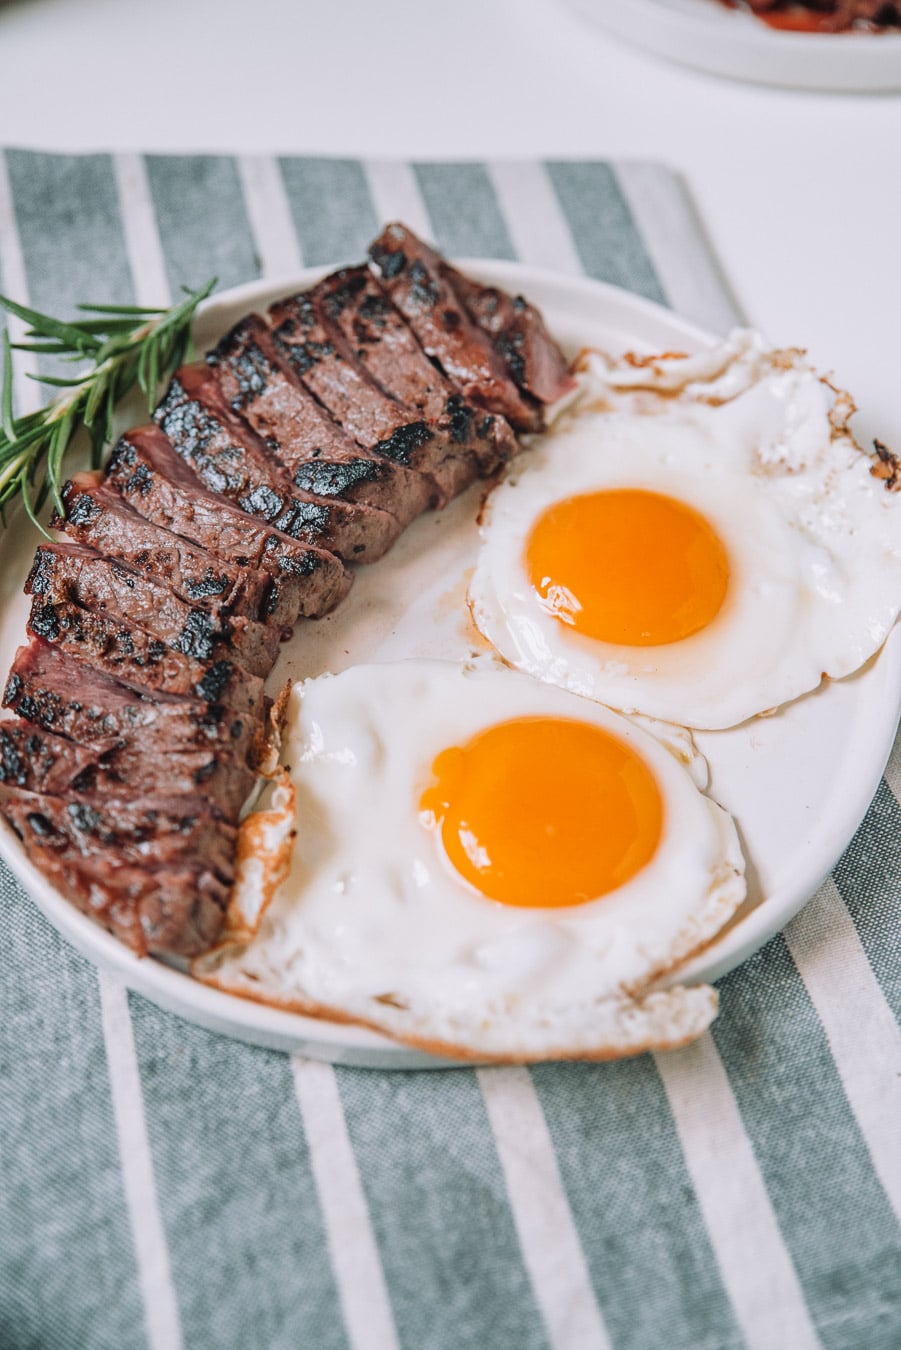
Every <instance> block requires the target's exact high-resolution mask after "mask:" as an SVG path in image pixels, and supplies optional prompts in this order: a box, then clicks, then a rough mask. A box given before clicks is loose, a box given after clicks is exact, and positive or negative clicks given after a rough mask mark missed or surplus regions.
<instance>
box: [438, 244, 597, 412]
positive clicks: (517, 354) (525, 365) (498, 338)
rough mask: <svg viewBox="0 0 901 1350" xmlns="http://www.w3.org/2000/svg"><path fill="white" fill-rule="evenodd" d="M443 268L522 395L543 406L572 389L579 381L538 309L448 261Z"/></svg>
mask: <svg viewBox="0 0 901 1350" xmlns="http://www.w3.org/2000/svg"><path fill="white" fill-rule="evenodd" d="M440 270H441V275H442V276H443V277H444V280H445V281H446V282H447V283H448V285H449V286H450V287H451V289H452V290H453V291H454V293H455V294H456V296H457V298H458V299H459V300H460V301H461V303H462V304H463V305H464V306H465V307H466V311H467V313H468V314H469V316H470V318H472V319H474V320H475V322H476V323H477V324H478V325H479V327H480V328H483V329H484V330H485V332H486V333H490V334H491V337H492V339H493V342H494V350H495V351H496V352H497V354H498V356H499V357H500V358H501V360H502V361H503V363H504V365H505V367H506V369H507V373H508V374H509V375H510V378H511V379H512V380H514V381H515V383H516V384H517V385H518V386H519V388H520V389H521V390H522V391H523V393H524V394H527V395H531V397H532V398H536V399H537V400H538V401H539V403H556V402H557V400H558V399H560V398H562V397H563V395H564V394H568V393H570V392H571V391H572V390H573V388H574V387H575V380H574V379H573V377H572V375H570V373H569V369H568V367H567V364H566V361H565V360H564V358H563V353H562V352H561V351H560V348H559V347H558V346H557V344H556V342H554V340H553V338H552V337H551V335H550V333H549V332H548V331H547V328H546V327H545V323H544V319H542V317H541V315H540V314H539V312H538V310H537V309H535V307H534V305H530V304H529V302H528V301H527V300H526V299H524V297H523V296H521V295H508V294H507V293H506V291H501V290H498V289H497V288H496V287H495V286H480V285H479V284H478V282H475V281H470V279H469V277H465V276H464V275H463V273H462V272H458V271H457V269H456V268H455V267H451V266H450V265H449V264H448V263H442V264H441V267H440Z"/></svg>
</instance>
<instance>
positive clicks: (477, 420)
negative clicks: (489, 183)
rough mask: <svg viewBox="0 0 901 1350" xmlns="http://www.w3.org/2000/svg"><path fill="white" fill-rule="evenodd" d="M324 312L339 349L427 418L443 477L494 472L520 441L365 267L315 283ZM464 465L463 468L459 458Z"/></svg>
mask: <svg viewBox="0 0 901 1350" xmlns="http://www.w3.org/2000/svg"><path fill="white" fill-rule="evenodd" d="M314 295H315V296H316V297H317V303H318V305H319V309H320V312H321V313H322V315H323V316H324V321H325V325H326V328H327V330H328V332H329V334H330V335H331V336H332V337H334V338H335V340H336V342H337V344H338V346H339V348H340V349H341V350H342V351H343V352H344V353H345V354H346V355H350V356H352V357H354V358H356V360H358V361H359V362H360V363H361V364H362V365H363V366H365V368H366V370H367V371H368V372H369V374H370V376H371V377H372V378H373V379H374V380H375V381H376V382H377V383H378V384H379V386H380V387H381V388H382V389H384V390H385V392H386V393H388V394H390V395H391V396H392V397H393V398H396V399H397V400H398V402H399V403H402V404H403V405H404V406H405V407H407V408H409V409H410V410H411V411H414V412H417V413H419V414H420V416H422V417H423V418H424V419H425V420H426V422H427V424H428V426H429V427H430V428H431V430H432V431H433V433H434V439H433V441H431V442H429V444H430V446H432V447H433V450H432V453H433V454H434V455H435V456H436V459H437V456H438V455H441V456H442V458H441V459H440V460H438V462H437V467H436V469H435V472H436V474H438V476H439V477H440V476H444V477H447V478H448V480H449V482H453V481H454V478H455V475H456V478H459V480H460V483H461V485H463V486H465V485H466V483H467V482H469V481H471V480H472V479H473V478H474V477H476V476H478V475H479V474H482V475H486V474H491V473H494V472H495V470H496V469H498V468H499V467H500V465H501V464H503V463H504V462H505V461H506V460H507V459H509V458H510V456H511V455H513V454H515V453H516V449H517V445H516V439H515V437H514V435H513V432H512V431H511V429H510V426H509V423H508V422H507V421H506V420H505V419H504V418H503V417H497V416H492V415H491V414H487V415H486V413H485V412H484V410H482V409H477V408H474V407H473V406H472V405H471V404H469V403H467V402H466V400H465V399H464V398H463V396H462V395H461V393H460V391H459V389H457V388H456V387H455V386H454V385H452V384H451V383H450V382H449V381H448V380H446V379H445V378H444V376H443V375H442V374H441V371H440V370H439V369H438V368H437V367H436V366H435V365H434V364H433V363H432V362H431V361H430V360H429V358H428V357H427V356H426V354H425V352H424V351H423V350H422V348H421V347H420V345H419V343H418V342H417V340H416V338H415V337H414V336H413V334H412V332H411V331H410V329H409V327H408V326H407V324H406V323H405V322H404V320H403V318H402V317H401V315H400V313H399V312H398V310H397V309H395V307H394V305H393V304H392V303H391V301H390V299H389V298H388V296H387V295H386V294H385V292H384V291H383V290H382V289H381V287H380V286H379V284H378V282H377V281H376V279H375V277H374V276H373V275H372V273H371V272H370V271H369V270H368V268H366V267H352V268H343V269H342V270H341V271H340V272H335V273H334V274H333V275H332V276H330V277H327V278H326V280H325V281H323V282H321V283H320V285H319V286H317V287H316V290H315V291H314ZM461 461H462V463H463V464H464V465H465V466H466V469H465V471H464V469H463V468H462V467H461V466H460V462H461Z"/></svg>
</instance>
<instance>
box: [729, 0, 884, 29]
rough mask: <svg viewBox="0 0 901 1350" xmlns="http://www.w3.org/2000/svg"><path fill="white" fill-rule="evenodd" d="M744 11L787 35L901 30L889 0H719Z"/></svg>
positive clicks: (730, 7)
mask: <svg viewBox="0 0 901 1350" xmlns="http://www.w3.org/2000/svg"><path fill="white" fill-rule="evenodd" d="M720 3H721V4H724V5H726V7H727V8H728V9H737V10H747V11H750V13H752V14H754V15H755V16H756V17H757V18H758V19H762V20H763V22H764V23H766V24H769V26H770V27H771V28H778V29H781V30H782V31H783V32H790V33H847V32H861V33H883V32H888V31H891V30H893V29H899V28H901V4H897V3H892V0H888V2H886V0H806V3H801V2H800V0H720Z"/></svg>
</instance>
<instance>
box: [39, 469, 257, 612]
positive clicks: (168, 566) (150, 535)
mask: <svg viewBox="0 0 901 1350" xmlns="http://www.w3.org/2000/svg"><path fill="white" fill-rule="evenodd" d="M62 498H63V504H64V506H65V508H66V517H65V520H60V519H58V518H55V519H54V520H53V521H52V522H51V524H53V525H54V526H56V527H57V528H59V529H62V530H65V532H66V534H69V535H71V536H72V538H73V539H77V540H78V542H79V543H82V544H89V545H90V546H91V548H94V549H96V550H97V552H98V553H103V554H104V555H105V556H106V557H108V558H115V559H116V560H117V561H118V562H123V563H126V564H127V565H128V566H129V567H133V568H134V569H135V571H136V572H141V573H143V574H144V575H145V576H148V577H151V578H153V579H154V580H156V581H164V582H165V583H166V585H168V586H169V587H170V589H171V590H173V591H175V593H176V595H180V596H181V598H182V599H183V600H187V601H188V602H189V603H190V604H192V605H200V606H202V607H207V606H208V605H209V604H210V603H214V604H215V605H217V606H218V607H220V608H221V610H222V612H223V613H227V614H231V613H234V614H243V615H244V616H245V618H248V619H256V620H265V619H267V618H269V617H270V604H271V592H272V578H271V577H270V576H269V574H268V572H264V571H263V570H262V569H261V568H259V567H250V566H244V567H241V566H239V565H238V564H236V563H234V562H230V561H228V560H227V559H225V558H223V557H222V556H221V555H220V554H218V553H210V552H209V551H208V550H206V549H202V548H200V547H199V546H198V545H197V544H192V543H190V542H189V541H188V540H187V539H182V538H180V536H179V535H177V534H173V533H172V531H171V530H166V529H163V528H162V527H161V526H159V525H155V524H154V523H153V521H150V520H145V519H144V518H143V517H142V516H139V515H138V513H137V511H135V510H134V509H133V508H132V507H130V506H129V505H128V504H127V503H126V502H125V501H124V500H123V499H122V497H120V496H119V494H118V493H117V492H116V491H115V489H114V488H112V487H110V486H109V485H108V484H104V483H103V482H102V480H101V476H100V475H99V474H95V473H77V474H75V475H74V477H73V478H70V479H69V481H68V482H67V483H66V484H65V486H64V488H63V491H62Z"/></svg>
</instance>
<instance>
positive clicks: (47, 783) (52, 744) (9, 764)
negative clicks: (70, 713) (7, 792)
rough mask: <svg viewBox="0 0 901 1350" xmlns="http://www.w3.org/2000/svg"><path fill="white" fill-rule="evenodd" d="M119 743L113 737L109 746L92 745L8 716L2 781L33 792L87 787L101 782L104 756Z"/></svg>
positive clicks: (2, 726) (2, 739)
mask: <svg viewBox="0 0 901 1350" xmlns="http://www.w3.org/2000/svg"><path fill="white" fill-rule="evenodd" d="M117 744H118V742H117V741H116V739H115V738H114V737H111V738H110V740H109V743H108V744H107V745H106V746H104V745H103V743H102V742H100V744H99V745H98V746H97V747H95V748H89V747H88V746H85V745H76V744H75V742H74V741H67V740H64V738H63V737H62V736H53V735H52V734H51V733H50V732H48V731H42V730H40V728H38V727H35V726H33V725H32V724H31V723H30V722H20V721H18V720H15V721H13V720H12V719H7V720H5V721H2V722H0V782H3V783H9V784H10V785H11V786H12V787H20V788H27V789H28V790H29V791H30V792H50V793H54V794H58V793H65V792H69V791H71V790H73V789H74V790H76V791H78V790H81V789H83V790H87V789H89V788H91V787H92V786H94V784H95V782H97V781H98V770H99V769H100V764H101V760H102V759H103V757H104V755H105V754H107V753H108V752H109V751H111V750H114V749H115V748H116V746H117ZM99 777H100V778H102V770H100V773H99Z"/></svg>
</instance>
